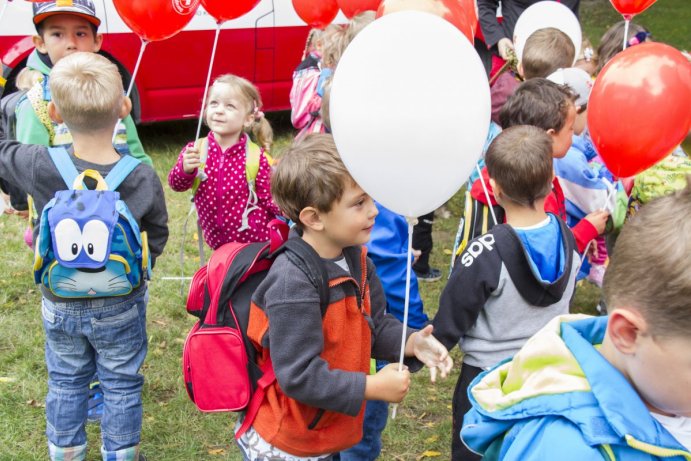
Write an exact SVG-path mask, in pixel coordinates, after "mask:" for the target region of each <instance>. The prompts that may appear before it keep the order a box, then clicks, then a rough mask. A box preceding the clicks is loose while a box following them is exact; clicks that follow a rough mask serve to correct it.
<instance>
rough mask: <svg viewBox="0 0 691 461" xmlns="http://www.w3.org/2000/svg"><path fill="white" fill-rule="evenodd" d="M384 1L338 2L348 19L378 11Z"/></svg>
mask: <svg viewBox="0 0 691 461" xmlns="http://www.w3.org/2000/svg"><path fill="white" fill-rule="evenodd" d="M381 2H382V0H337V3H338V7H339V8H340V9H341V11H343V14H345V15H346V17H347V18H348V19H353V16H356V15H358V14H360V13H362V12H363V11H377V8H379V4H380V3H381Z"/></svg>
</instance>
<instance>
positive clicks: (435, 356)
mask: <svg viewBox="0 0 691 461" xmlns="http://www.w3.org/2000/svg"><path fill="white" fill-rule="evenodd" d="M433 329H434V327H433V326H432V325H427V326H426V327H425V328H423V329H422V330H420V331H416V332H415V333H413V334H412V335H410V337H409V338H408V342H407V343H406V355H415V357H417V359H418V360H420V361H421V362H422V363H424V364H425V365H426V366H427V367H428V368H429V369H430V370H429V373H430V378H431V379H432V382H435V381H436V380H437V368H438V369H439V371H440V372H441V377H442V378H446V376H447V375H448V374H449V372H450V371H451V369H452V368H453V360H451V357H450V356H449V351H447V350H446V348H445V347H444V345H443V344H442V343H440V342H439V341H437V338H435V337H434V336H432V330H433ZM409 352H411V353H410V354H409Z"/></svg>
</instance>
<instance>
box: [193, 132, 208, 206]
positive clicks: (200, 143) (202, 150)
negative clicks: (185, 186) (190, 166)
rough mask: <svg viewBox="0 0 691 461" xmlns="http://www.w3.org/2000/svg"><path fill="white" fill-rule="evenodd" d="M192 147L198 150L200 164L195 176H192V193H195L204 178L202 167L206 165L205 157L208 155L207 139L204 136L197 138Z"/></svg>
mask: <svg viewBox="0 0 691 461" xmlns="http://www.w3.org/2000/svg"><path fill="white" fill-rule="evenodd" d="M194 147H195V148H196V149H197V150H198V151H199V160H200V165H199V168H198V169H197V177H196V178H194V182H193V183H192V194H196V193H197V189H199V185H200V184H201V183H202V181H203V180H205V179H206V173H204V167H205V166H206V158H207V157H208V156H209V139H208V138H206V137H204V138H199V139H197V140H196V141H194Z"/></svg>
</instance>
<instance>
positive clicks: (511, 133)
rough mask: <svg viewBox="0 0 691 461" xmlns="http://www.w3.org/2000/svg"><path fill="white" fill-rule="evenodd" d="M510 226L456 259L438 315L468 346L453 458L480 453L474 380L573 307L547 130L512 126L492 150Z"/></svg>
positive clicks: (437, 328) (442, 337)
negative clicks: (472, 419) (472, 442)
mask: <svg viewBox="0 0 691 461" xmlns="http://www.w3.org/2000/svg"><path fill="white" fill-rule="evenodd" d="M485 162H486V163H487V170H488V172H489V177H490V180H489V181H490V184H491V186H492V189H493V190H494V193H495V198H496V200H497V202H498V203H499V204H500V205H501V206H502V207H503V208H504V211H505V212H506V224H503V225H499V226H496V227H493V228H492V230H491V231H489V233H487V234H485V235H483V236H482V237H479V238H477V239H475V240H472V241H471V242H470V243H469V244H468V246H467V247H466V250H465V251H464V252H463V253H462V254H461V256H460V259H459V260H458V261H456V264H455V265H454V268H453V270H452V273H451V277H450V278H449V283H448V284H447V285H446V288H445V289H444V291H443V292H442V295H441V298H440V301H439V312H438V313H437V315H436V316H435V318H434V320H433V325H434V336H435V337H436V338H437V339H438V340H439V341H440V342H441V343H442V344H443V345H444V346H445V347H446V348H448V349H451V348H452V347H453V346H454V345H456V344H458V345H459V347H460V348H461V350H462V351H463V352H464V354H465V355H464V359H463V366H462V368H461V376H460V377H459V380H458V382H457V383H456V390H455V391H454V397H453V438H452V449H451V451H452V459H453V460H466V459H475V458H476V457H475V456H474V455H473V453H471V452H469V451H468V450H467V449H466V448H465V447H464V446H463V445H462V444H461V440H460V438H459V437H458V434H459V432H460V429H461V419H462V415H464V414H465V413H466V412H467V411H468V410H470V402H469V401H468V397H467V387H468V384H469V383H470V382H471V380H473V379H474V378H475V377H476V376H477V375H479V374H480V373H481V372H482V371H483V370H484V369H487V368H489V367H491V366H493V365H494V364H496V363H497V362H499V361H501V360H505V359H507V358H509V357H511V356H512V355H513V354H514V353H515V352H517V351H518V349H519V348H520V347H521V346H522V345H523V343H524V342H525V341H526V340H527V339H528V338H529V337H530V336H532V335H533V334H535V333H536V332H537V331H538V330H539V329H540V328H542V327H543V326H544V325H546V324H547V322H549V321H550V320H551V319H552V318H554V317H555V316H558V315H561V314H566V313H568V312H569V303H570V301H571V297H572V296H573V292H574V287H575V281H576V272H577V270H578V265H579V263H580V260H579V257H578V253H577V252H576V244H575V241H574V239H573V235H572V234H571V232H570V231H569V229H568V227H566V224H564V222H563V221H561V219H559V218H558V217H557V216H555V215H553V214H547V213H546V212H545V211H544V202H545V199H546V197H547V196H548V195H549V194H550V191H551V186H552V174H553V173H552V140H551V139H550V136H549V135H548V134H546V133H545V132H544V131H543V130H541V129H539V128H536V127H532V126H515V127H511V128H507V129H506V130H504V131H503V132H502V133H501V134H500V135H499V136H498V137H497V138H496V139H495V140H494V141H493V142H492V144H491V145H490V147H489V150H488V151H487V154H486V156H485Z"/></svg>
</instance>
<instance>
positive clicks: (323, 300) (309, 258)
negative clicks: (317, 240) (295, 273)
mask: <svg viewBox="0 0 691 461" xmlns="http://www.w3.org/2000/svg"><path fill="white" fill-rule="evenodd" d="M282 248H283V249H284V250H285V252H286V256H287V257H288V259H290V261H291V262H292V263H293V264H295V265H296V266H297V267H298V268H300V270H301V271H302V272H303V273H304V274H305V275H306V276H307V278H308V279H309V281H310V282H311V283H312V285H314V287H315V288H316V289H317V292H318V293H319V304H320V307H321V313H322V317H324V314H326V309H327V307H328V306H329V276H328V275H327V273H326V266H325V265H324V261H323V260H322V259H321V257H320V256H319V254H318V253H317V252H316V251H315V250H314V248H312V247H311V246H310V244H309V243H307V242H305V241H304V240H303V239H302V238H290V239H288V241H286V243H285V244H284V245H283V247H282Z"/></svg>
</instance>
